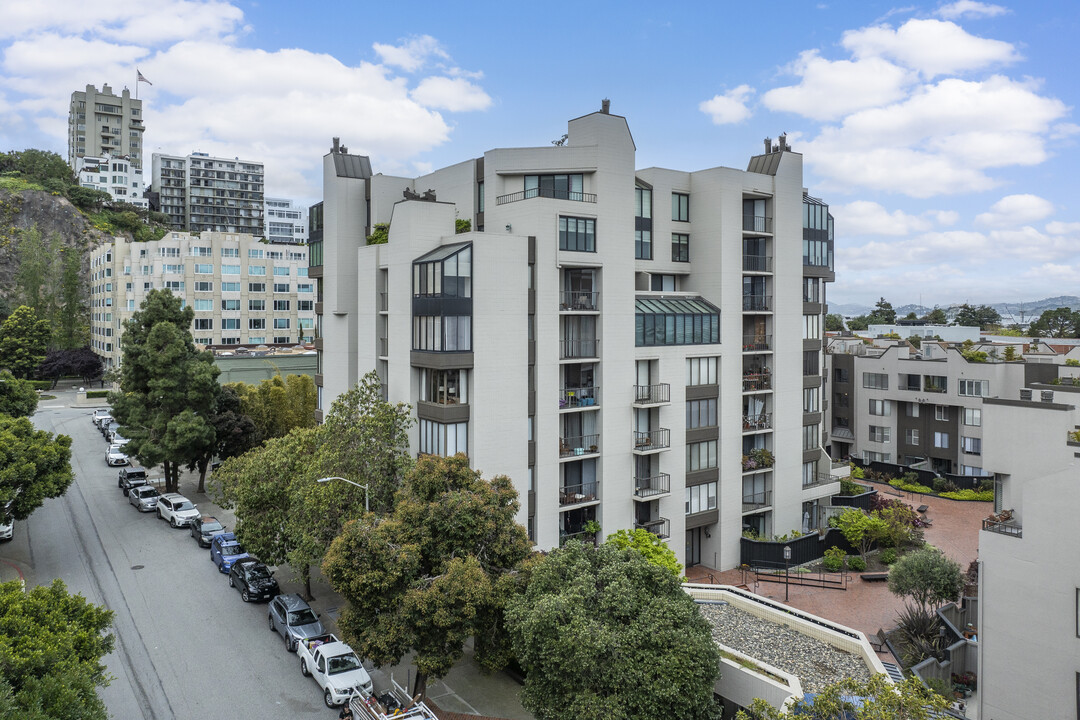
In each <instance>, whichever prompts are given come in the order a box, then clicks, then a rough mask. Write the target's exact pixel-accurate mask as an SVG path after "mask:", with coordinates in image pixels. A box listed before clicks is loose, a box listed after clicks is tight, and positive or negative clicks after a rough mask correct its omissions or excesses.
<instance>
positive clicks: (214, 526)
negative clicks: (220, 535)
mask: <svg viewBox="0 0 1080 720" xmlns="http://www.w3.org/2000/svg"><path fill="white" fill-rule="evenodd" d="M224 529H225V528H223V527H222V526H221V523H219V522H208V523H203V524H202V531H203V532H217V531H218V530H224Z"/></svg>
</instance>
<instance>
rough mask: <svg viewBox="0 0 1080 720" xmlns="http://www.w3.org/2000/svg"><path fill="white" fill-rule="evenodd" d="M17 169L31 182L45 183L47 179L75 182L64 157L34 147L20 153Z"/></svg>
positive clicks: (67, 182)
mask: <svg viewBox="0 0 1080 720" xmlns="http://www.w3.org/2000/svg"><path fill="white" fill-rule="evenodd" d="M15 169H16V170H17V171H18V172H20V173H21V174H22V176H23V178H24V179H26V180H27V181H29V182H34V183H38V184H39V185H41V184H44V183H45V181H46V180H50V179H55V180H60V181H61V182H63V183H65V184H74V183H75V175H74V173H72V171H71V167H70V166H69V165H68V164H67V161H66V160H64V158H62V157H60V156H59V155H57V154H56V153H54V152H48V151H46V150H35V149H33V148H30V149H27V150H23V151H22V152H20V153H18V159H17V160H16V162H15Z"/></svg>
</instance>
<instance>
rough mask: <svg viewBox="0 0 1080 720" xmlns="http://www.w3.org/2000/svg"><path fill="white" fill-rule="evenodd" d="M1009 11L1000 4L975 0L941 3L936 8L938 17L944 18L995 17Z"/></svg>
mask: <svg viewBox="0 0 1080 720" xmlns="http://www.w3.org/2000/svg"><path fill="white" fill-rule="evenodd" d="M1007 12H1009V9H1008V8H1006V7H1002V6H1001V5H991V4H990V3H982V2H975V0H957V2H953V3H949V4H948V5H942V6H941V7H939V8H938V10H937V15H938V17H943V18H945V19H946V20H957V19H959V18H962V17H970V18H980V17H997V16H998V15H1004V14H1005V13H1007Z"/></svg>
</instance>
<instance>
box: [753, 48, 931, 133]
mask: <svg viewBox="0 0 1080 720" xmlns="http://www.w3.org/2000/svg"><path fill="white" fill-rule="evenodd" d="M786 69H787V70H788V71H789V72H790V73H792V74H794V75H797V76H799V78H800V81H799V84H798V85H791V86H788V87H779V88H773V89H772V90H769V91H768V92H767V93H765V94H764V95H763V96H762V98H761V100H762V102H763V103H764V104H765V106H766V107H768V108H769V109H770V110H779V111H785V112H794V113H798V114H800V115H803V116H804V117H809V118H813V119H815V120H835V119H837V118H840V117H843V116H844V115H847V114H848V113H851V112H854V111H856V110H862V109H864V108H871V107H879V106H881V105H884V104H888V103H892V102H896V101H897V100H901V99H902V98H903V97H904V96H905V88H906V87H907V86H908V85H910V84H911V83H912V82H913V81H914V80H915V77H914V73H913V72H911V71H910V70H905V69H904V68H901V67H899V66H897V65H894V64H893V63H891V62H889V61H888V60H884V59H882V58H879V57H870V58H866V59H863V60H836V61H832V60H826V59H825V58H823V57H821V55H820V54H819V53H818V51H817V50H807V51H806V52H804V53H802V54H801V55H799V59H798V60H796V61H795V62H794V63H792V64H791V65H790V66H789V67H788V68H786Z"/></svg>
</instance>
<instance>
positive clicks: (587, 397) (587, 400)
mask: <svg viewBox="0 0 1080 720" xmlns="http://www.w3.org/2000/svg"><path fill="white" fill-rule="evenodd" d="M599 396H600V388H599V386H593V387H572V388H563V389H562V390H560V391H559V409H560V410H565V409H567V408H576V407H592V406H594V405H596V404H597V402H598V401H597V398H599Z"/></svg>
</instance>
